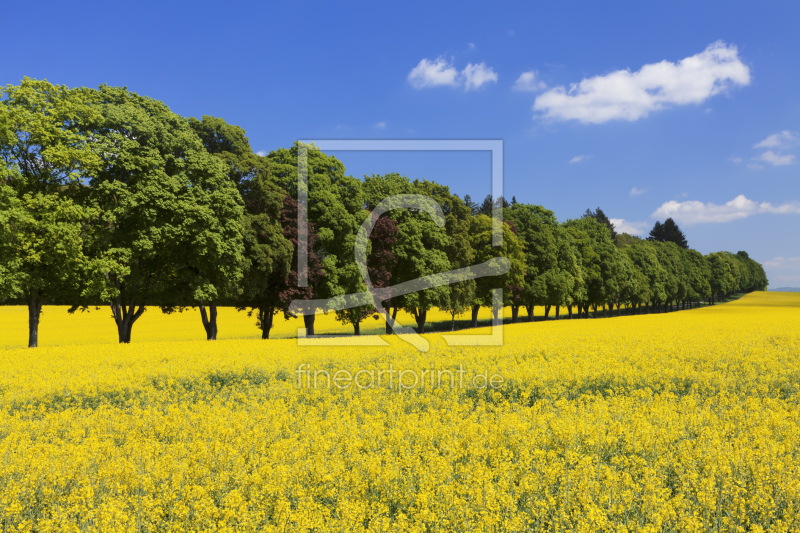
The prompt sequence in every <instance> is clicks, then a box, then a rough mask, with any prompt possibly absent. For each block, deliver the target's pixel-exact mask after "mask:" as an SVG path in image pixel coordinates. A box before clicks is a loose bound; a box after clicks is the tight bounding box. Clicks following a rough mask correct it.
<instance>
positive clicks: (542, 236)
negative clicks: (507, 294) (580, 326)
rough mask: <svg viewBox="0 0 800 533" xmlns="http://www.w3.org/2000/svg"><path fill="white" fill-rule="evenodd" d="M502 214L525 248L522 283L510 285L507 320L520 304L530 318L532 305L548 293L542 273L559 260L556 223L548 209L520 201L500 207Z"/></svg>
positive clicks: (541, 300) (540, 303)
mask: <svg viewBox="0 0 800 533" xmlns="http://www.w3.org/2000/svg"><path fill="white" fill-rule="evenodd" d="M503 218H504V219H505V220H506V221H508V223H509V224H512V225H513V227H514V228H516V231H517V232H518V234H519V238H520V240H521V242H522V245H523V248H524V251H525V278H524V283H523V284H522V286H521V287H519V288H517V287H510V289H511V291H512V294H511V298H512V300H511V320H512V322H515V321H516V320H517V316H518V313H519V308H520V306H522V307H525V308H526V309H527V311H528V318H529V319H531V320H532V319H533V308H534V305H535V304H536V303H538V304H539V305H543V304H544V303H545V300H546V299H547V297H548V289H547V279H548V275H546V273H547V272H548V271H550V270H551V269H555V268H557V267H558V264H559V251H560V248H559V245H560V244H561V243H559V242H558V231H557V228H558V223H557V221H556V217H555V215H554V214H553V212H552V211H549V210H547V209H545V208H543V207H541V206H538V205H530V204H522V203H516V204H513V205H511V206H510V207H509V208H507V209H504V210H503ZM564 244H565V245H566V244H567V243H566V242H565V243H564ZM573 259H574V257H573Z"/></svg>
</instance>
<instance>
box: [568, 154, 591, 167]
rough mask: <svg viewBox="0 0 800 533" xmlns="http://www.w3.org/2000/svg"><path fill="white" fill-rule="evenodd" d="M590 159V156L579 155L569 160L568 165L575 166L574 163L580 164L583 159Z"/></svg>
mask: <svg viewBox="0 0 800 533" xmlns="http://www.w3.org/2000/svg"><path fill="white" fill-rule="evenodd" d="M590 157H592V156H590V155H583V154H581V155H576V156H575V157H573V158H572V159H570V160H569V164H570V165H573V164H575V163H580V162H581V161H583V160H584V159H589V158H590Z"/></svg>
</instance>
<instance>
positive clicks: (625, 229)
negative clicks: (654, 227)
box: [608, 218, 650, 235]
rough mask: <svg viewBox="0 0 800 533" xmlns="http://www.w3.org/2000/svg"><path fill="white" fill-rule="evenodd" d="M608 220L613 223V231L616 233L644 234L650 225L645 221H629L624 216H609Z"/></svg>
mask: <svg viewBox="0 0 800 533" xmlns="http://www.w3.org/2000/svg"><path fill="white" fill-rule="evenodd" d="M608 220H610V221H611V223H612V224H614V231H616V232H617V233H627V234H629V235H644V234H646V233H647V228H649V227H650V224H648V223H647V222H629V221H627V220H625V219H624V218H609V219H608Z"/></svg>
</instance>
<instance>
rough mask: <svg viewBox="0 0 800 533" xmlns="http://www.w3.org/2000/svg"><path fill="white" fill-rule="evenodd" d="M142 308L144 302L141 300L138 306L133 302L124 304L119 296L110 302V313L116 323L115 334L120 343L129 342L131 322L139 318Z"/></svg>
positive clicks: (143, 307)
mask: <svg viewBox="0 0 800 533" xmlns="http://www.w3.org/2000/svg"><path fill="white" fill-rule="evenodd" d="M144 310H145V305H144V302H141V303H140V304H139V307H138V308H137V307H136V304H135V303H129V304H127V305H124V304H123V303H122V301H121V300H120V299H119V298H117V299H116V300H114V301H113V302H111V313H112V314H113V315H114V322H116V324H117V335H118V337H119V342H120V344H123V343H124V344H129V343H130V342H131V333H132V331H133V324H134V322H136V321H137V320H139V317H141V316H142V314H143V313H144Z"/></svg>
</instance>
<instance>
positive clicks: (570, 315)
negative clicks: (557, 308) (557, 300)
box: [567, 305, 572, 320]
mask: <svg viewBox="0 0 800 533" xmlns="http://www.w3.org/2000/svg"><path fill="white" fill-rule="evenodd" d="M567 312H568V313H569V318H570V320H572V306H571V305H568V306H567Z"/></svg>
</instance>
